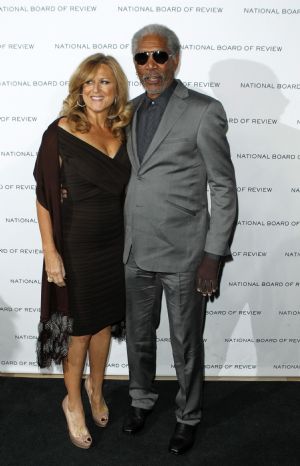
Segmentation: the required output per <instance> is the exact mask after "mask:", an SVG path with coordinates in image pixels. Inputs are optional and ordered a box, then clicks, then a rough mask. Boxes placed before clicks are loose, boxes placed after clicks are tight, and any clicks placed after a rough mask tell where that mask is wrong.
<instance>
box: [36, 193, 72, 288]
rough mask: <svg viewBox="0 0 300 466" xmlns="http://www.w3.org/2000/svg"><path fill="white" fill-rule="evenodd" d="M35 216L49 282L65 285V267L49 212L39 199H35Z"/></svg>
mask: <svg viewBox="0 0 300 466" xmlns="http://www.w3.org/2000/svg"><path fill="white" fill-rule="evenodd" d="M36 209H37V217H38V222H39V228H40V233H41V237H42V247H43V252H44V259H45V270H46V273H47V276H48V281H49V282H54V283H55V284H56V285H57V286H66V283H65V280H64V278H65V275H66V273H65V268H64V264H63V261H62V258H61V256H60V255H59V254H58V252H57V249H56V247H55V244H54V239H53V228H52V222H51V218H50V214H49V212H48V210H47V209H45V207H43V206H42V205H41V204H40V203H39V201H38V200H37V201H36Z"/></svg>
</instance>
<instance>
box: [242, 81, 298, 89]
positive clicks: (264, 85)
mask: <svg viewBox="0 0 300 466" xmlns="http://www.w3.org/2000/svg"><path fill="white" fill-rule="evenodd" d="M240 87H241V88H244V89H274V90H278V89H279V90H292V91H299V90H300V83H288V82H282V83H278V82H241V83H240Z"/></svg>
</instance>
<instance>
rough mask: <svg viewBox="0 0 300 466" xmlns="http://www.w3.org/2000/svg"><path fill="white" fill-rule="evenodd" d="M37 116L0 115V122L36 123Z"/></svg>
mask: <svg viewBox="0 0 300 466" xmlns="http://www.w3.org/2000/svg"><path fill="white" fill-rule="evenodd" d="M37 120H38V117H37V116H32V115H30V116H29V115H0V123H36V122H37Z"/></svg>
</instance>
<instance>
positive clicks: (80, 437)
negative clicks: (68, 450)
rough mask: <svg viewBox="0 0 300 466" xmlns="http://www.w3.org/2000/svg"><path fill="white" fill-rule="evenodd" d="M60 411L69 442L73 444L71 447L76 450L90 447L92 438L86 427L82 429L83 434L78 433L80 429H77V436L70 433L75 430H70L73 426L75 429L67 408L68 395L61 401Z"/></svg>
mask: <svg viewBox="0 0 300 466" xmlns="http://www.w3.org/2000/svg"><path fill="white" fill-rule="evenodd" d="M62 409H63V412H64V413H65V416H66V420H67V425H68V431H69V436H70V440H71V442H72V443H73V445H75V446H76V447H78V448H84V449H87V448H90V446H91V445H92V437H91V435H90V433H89V431H88V430H87V428H86V427H85V429H84V430H85V432H80V430H81V429H78V430H79V433H78V434H76V435H74V433H72V430H73V432H74V430H76V428H75V429H74V428H73V429H72V427H73V426H74V427H75V425H74V421H73V420H72V413H71V411H70V410H69V407H68V395H67V396H66V397H65V398H64V399H63V402H62ZM72 424H73V426H72Z"/></svg>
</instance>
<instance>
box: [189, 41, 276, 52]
mask: <svg viewBox="0 0 300 466" xmlns="http://www.w3.org/2000/svg"><path fill="white" fill-rule="evenodd" d="M181 49H182V50H184V51H191V52H205V51H206V52H229V53H230V52H234V53H236V52H254V53H257V52H259V53H274V52H275V53H277V52H278V53H281V52H283V46H282V45H279V44H246V45H242V44H213V43H210V44H207V43H206V44H199V43H189V44H185V43H182V44H181Z"/></svg>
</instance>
